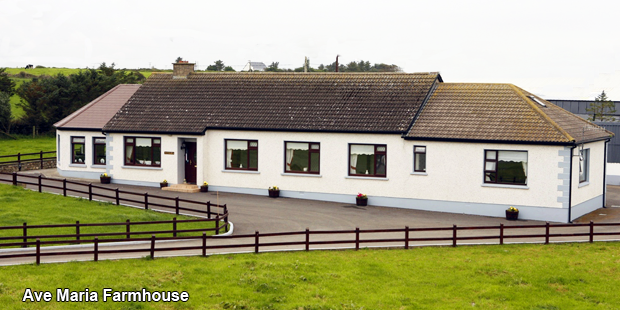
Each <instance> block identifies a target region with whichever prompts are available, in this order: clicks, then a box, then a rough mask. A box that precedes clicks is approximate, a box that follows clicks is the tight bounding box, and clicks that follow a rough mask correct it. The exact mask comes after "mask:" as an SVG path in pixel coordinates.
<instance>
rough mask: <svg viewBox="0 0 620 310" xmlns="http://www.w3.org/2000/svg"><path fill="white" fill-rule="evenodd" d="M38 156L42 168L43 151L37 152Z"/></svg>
mask: <svg viewBox="0 0 620 310" xmlns="http://www.w3.org/2000/svg"><path fill="white" fill-rule="evenodd" d="M39 158H40V159H41V169H43V151H41V153H39Z"/></svg>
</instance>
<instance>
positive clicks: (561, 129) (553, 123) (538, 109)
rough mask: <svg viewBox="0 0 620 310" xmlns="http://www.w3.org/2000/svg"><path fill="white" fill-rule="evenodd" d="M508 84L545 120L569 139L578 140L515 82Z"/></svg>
mask: <svg viewBox="0 0 620 310" xmlns="http://www.w3.org/2000/svg"><path fill="white" fill-rule="evenodd" d="M508 85H510V87H511V88H512V89H513V90H514V91H515V92H516V93H517V95H519V96H520V97H521V98H522V99H523V100H524V101H525V102H526V103H527V104H528V105H529V106H530V107H531V108H532V109H533V110H534V111H536V113H538V114H539V115H540V116H541V117H542V118H543V119H544V120H546V121H547V122H549V123H550V124H551V126H553V127H555V129H556V130H558V131H559V132H560V133H561V134H562V135H564V137H566V138H567V139H568V140H569V141H572V142H575V141H576V140H575V138H573V137H572V136H571V135H570V134H568V132H566V130H564V129H563V128H562V127H560V125H558V124H557V123H556V122H555V121H554V120H553V119H551V117H549V115H547V114H546V113H545V112H543V111H542V110H541V109H540V108H539V107H537V106H536V104H534V102H532V101H531V100H528V98H527V96H525V95H524V94H523V91H522V89H521V88H519V87H517V86H515V85H514V84H508Z"/></svg>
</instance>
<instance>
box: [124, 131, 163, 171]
mask: <svg viewBox="0 0 620 310" xmlns="http://www.w3.org/2000/svg"><path fill="white" fill-rule="evenodd" d="M125 165H136V166H155V167H159V166H161V139H160V138H143V137H125Z"/></svg>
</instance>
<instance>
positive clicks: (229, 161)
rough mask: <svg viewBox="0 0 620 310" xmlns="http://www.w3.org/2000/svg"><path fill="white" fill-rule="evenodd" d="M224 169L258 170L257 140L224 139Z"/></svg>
mask: <svg viewBox="0 0 620 310" xmlns="http://www.w3.org/2000/svg"><path fill="white" fill-rule="evenodd" d="M225 144H226V169H230V170H258V141H257V140H228V139H227V140H225Z"/></svg>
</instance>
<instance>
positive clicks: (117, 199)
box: [116, 187, 120, 206]
mask: <svg viewBox="0 0 620 310" xmlns="http://www.w3.org/2000/svg"><path fill="white" fill-rule="evenodd" d="M119 204H120V198H119V196H118V187H117V188H116V205H117V206H118V205H119Z"/></svg>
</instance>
